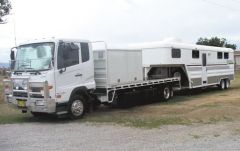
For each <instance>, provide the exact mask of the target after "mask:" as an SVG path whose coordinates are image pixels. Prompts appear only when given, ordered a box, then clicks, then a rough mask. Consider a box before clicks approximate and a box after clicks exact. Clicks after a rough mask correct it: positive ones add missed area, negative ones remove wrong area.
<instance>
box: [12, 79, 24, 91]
mask: <svg viewBox="0 0 240 151" xmlns="http://www.w3.org/2000/svg"><path fill="white" fill-rule="evenodd" d="M12 81H13V88H14V89H16V90H27V87H28V80H26V79H13V80H12Z"/></svg>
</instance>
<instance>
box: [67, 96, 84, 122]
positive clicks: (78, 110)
mask: <svg viewBox="0 0 240 151" xmlns="http://www.w3.org/2000/svg"><path fill="white" fill-rule="evenodd" d="M85 112H86V101H85V99H84V98H83V97H82V96H78V95H76V96H74V97H73V98H72V99H71V100H70V102H69V105H68V113H69V116H70V118H72V119H78V118H82V117H83V115H84V114H85Z"/></svg>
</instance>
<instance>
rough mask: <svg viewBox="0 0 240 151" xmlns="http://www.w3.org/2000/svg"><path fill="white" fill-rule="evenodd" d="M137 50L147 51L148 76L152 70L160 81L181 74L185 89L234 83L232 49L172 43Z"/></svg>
mask: <svg viewBox="0 0 240 151" xmlns="http://www.w3.org/2000/svg"><path fill="white" fill-rule="evenodd" d="M134 48H138V49H142V50H143V66H144V67H145V75H147V74H148V73H149V72H150V70H151V69H152V68H154V69H155V70H156V71H155V76H157V77H162V78H166V77H172V76H179V75H180V74H181V76H182V79H181V80H182V86H183V88H184V87H185V88H190V89H191V88H198V87H204V86H211V85H217V84H220V82H221V80H228V82H229V81H230V80H233V79H234V51H233V50H232V49H229V48H220V47H211V46H201V45H190V44H184V43H169V42H158V43H151V44H142V45H136V46H134ZM157 70H158V71H157ZM174 72H175V73H177V72H178V74H175V73H174ZM184 80H185V81H184Z"/></svg>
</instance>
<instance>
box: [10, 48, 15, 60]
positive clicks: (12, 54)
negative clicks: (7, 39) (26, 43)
mask: <svg viewBox="0 0 240 151" xmlns="http://www.w3.org/2000/svg"><path fill="white" fill-rule="evenodd" d="M13 49H14V48H12V49H11V54H10V59H11V61H14V60H15V51H14V50H13Z"/></svg>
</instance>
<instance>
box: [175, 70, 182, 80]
mask: <svg viewBox="0 0 240 151" xmlns="http://www.w3.org/2000/svg"><path fill="white" fill-rule="evenodd" d="M173 77H176V78H180V80H181V73H180V72H175V73H174V74H173Z"/></svg>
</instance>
